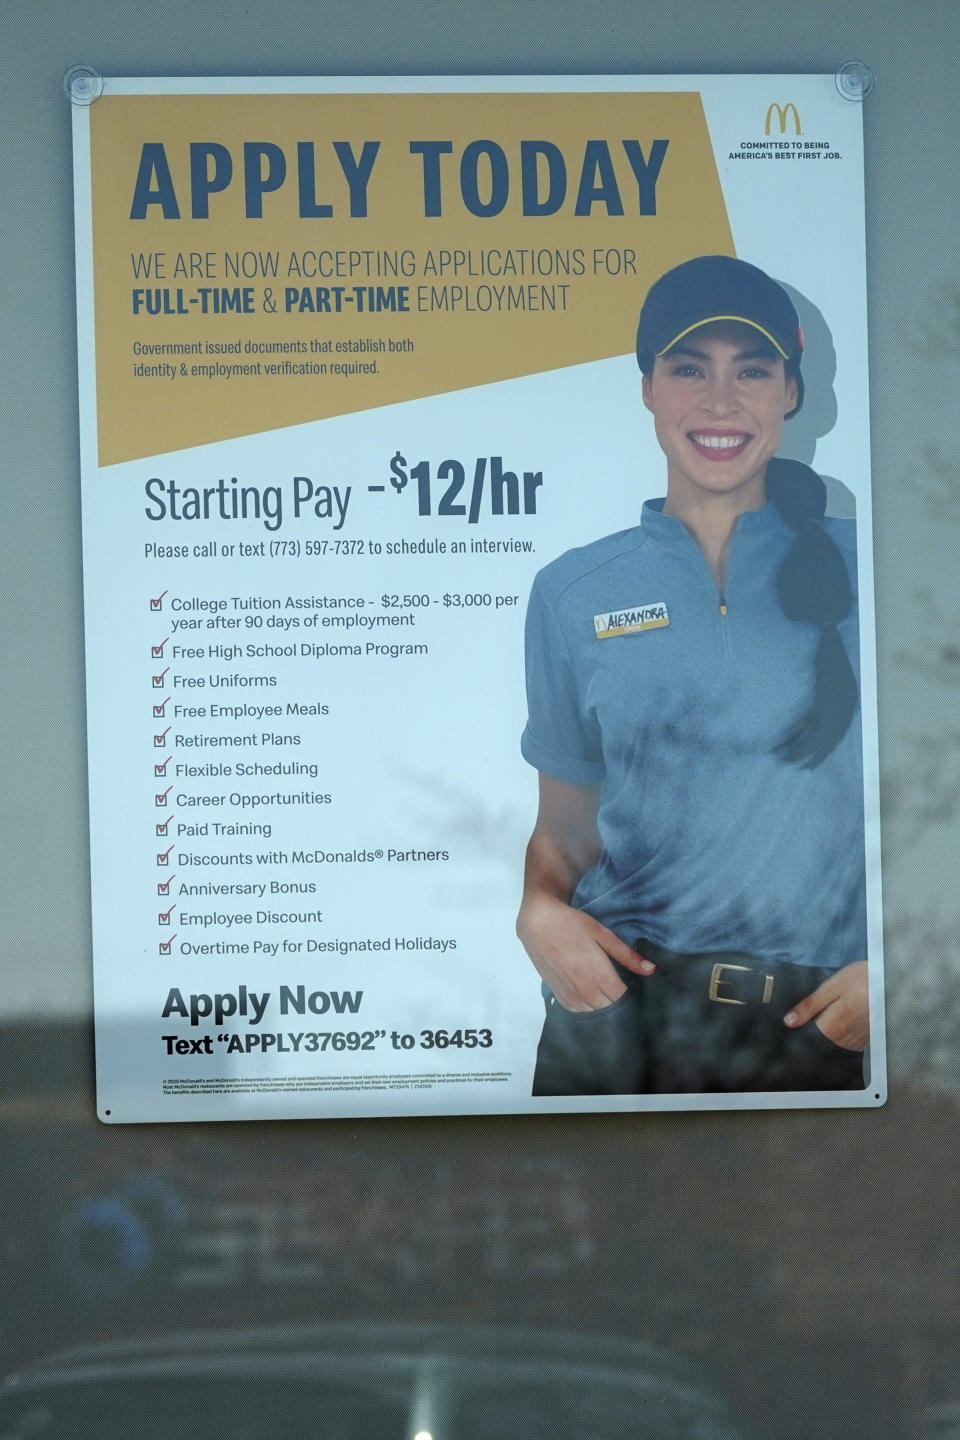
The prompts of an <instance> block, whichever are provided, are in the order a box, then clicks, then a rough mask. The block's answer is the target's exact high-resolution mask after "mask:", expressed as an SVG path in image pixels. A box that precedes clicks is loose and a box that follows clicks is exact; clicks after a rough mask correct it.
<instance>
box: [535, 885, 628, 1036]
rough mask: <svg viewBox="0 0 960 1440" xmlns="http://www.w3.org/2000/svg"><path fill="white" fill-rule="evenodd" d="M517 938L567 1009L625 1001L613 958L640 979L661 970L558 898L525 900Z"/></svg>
mask: <svg viewBox="0 0 960 1440" xmlns="http://www.w3.org/2000/svg"><path fill="white" fill-rule="evenodd" d="M517 935H518V936H519V938H520V942H521V944H522V945H523V948H524V949H525V950H526V952H527V954H528V955H529V956H530V959H531V960H532V961H533V963H534V965H535V966H536V969H537V971H538V973H539V975H540V976H541V978H542V979H543V980H545V981H546V983H547V985H548V986H549V987H550V989H551V990H552V991H553V993H554V995H555V996H556V998H557V1001H558V1002H559V1004H561V1005H562V1006H563V1007H564V1009H565V1010H574V1011H582V1010H602V1009H603V1008H604V1007H605V1006H607V1005H612V1004H613V1002H614V1001H615V1000H618V999H619V998H620V996H621V995H622V994H623V993H624V991H625V990H626V988H627V987H626V986H625V985H624V983H623V981H622V980H621V979H620V976H619V975H618V974H617V972H616V970H615V969H614V967H613V965H612V964H611V963H610V962H611V959H613V960H616V962H617V964H618V965H622V966H623V967H624V969H626V970H632V971H634V973H635V974H637V975H652V974H653V972H654V970H655V969H656V966H655V965H653V964H652V963H651V962H650V961H649V960H645V959H644V958H643V957H642V956H640V955H638V954H637V952H636V951H635V950H631V948H630V946H629V945H626V944H624V942H623V941H622V940H621V939H620V938H619V936H617V935H614V933H613V931H612V930H608V929H607V927H606V926H605V925H601V924H600V922H599V920H594V918H593V916H592V915H587V914H586V913H585V912H584V911H583V910H575V909H574V908H573V907H572V906H571V905H568V904H566V902H565V901H563V900H560V899H557V898H556V897H555V896H553V895H545V894H542V893H541V894H538V895H528V896H527V897H525V899H524V901H523V904H522V905H521V907H520V914H519V915H518V916H517Z"/></svg>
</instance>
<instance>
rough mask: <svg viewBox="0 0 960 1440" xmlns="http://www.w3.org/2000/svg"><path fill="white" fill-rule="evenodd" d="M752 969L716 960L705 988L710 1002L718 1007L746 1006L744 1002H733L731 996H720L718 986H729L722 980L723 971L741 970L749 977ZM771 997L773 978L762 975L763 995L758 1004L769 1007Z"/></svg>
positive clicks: (751, 967)
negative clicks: (715, 1003) (713, 1001)
mask: <svg viewBox="0 0 960 1440" xmlns="http://www.w3.org/2000/svg"><path fill="white" fill-rule="evenodd" d="M753 968H754V967H753V966H752V965H731V964H730V963H729V962H727V961H723V960H718V961H717V963H716V965H714V967H713V969H712V970H711V971H710V983H709V985H708V986H707V995H708V996H709V998H710V999H711V1000H715V1001H716V1002H717V1004H718V1005H746V1003H747V1002H746V1000H735V999H734V998H733V996H732V995H721V994H720V986H721V985H729V983H730V982H729V980H724V978H723V972H724V970H743V971H746V973H747V974H748V975H749V974H750V973H751V972H752V971H753ZM772 995H773V976H772V975H764V977H763V994H762V995H761V997H760V1004H761V1005H769V1004H770V998H771V996H772Z"/></svg>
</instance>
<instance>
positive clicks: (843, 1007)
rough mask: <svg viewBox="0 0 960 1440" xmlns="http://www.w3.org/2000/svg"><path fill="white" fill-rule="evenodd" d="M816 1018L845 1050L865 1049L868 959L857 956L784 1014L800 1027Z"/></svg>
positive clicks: (793, 1026)
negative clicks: (850, 963)
mask: <svg viewBox="0 0 960 1440" xmlns="http://www.w3.org/2000/svg"><path fill="white" fill-rule="evenodd" d="M814 1018H816V1022H817V1026H818V1028H819V1029H821V1030H822V1031H823V1033H824V1035H826V1037H827V1039H828V1040H832V1041H833V1043H834V1045H842V1046H843V1048H844V1050H862V1049H863V1048H864V1046H865V1045H866V1044H867V1042H868V1040H869V1039H870V1004H869V992H868V989H867V962H866V960H855V961H854V962H853V964H852V965H844V966H843V968H842V969H840V970H838V971H837V972H836V973H835V974H833V975H831V976H830V977H829V979H827V980H824V982H823V984H822V985H818V986H817V988H816V990H814V991H813V993H812V994H811V995H807V996H806V997H805V998H804V999H803V1000H801V1001H800V1003H799V1004H798V1005H795V1006H794V1007H793V1009H792V1010H791V1011H790V1013H789V1014H788V1015H785V1016H784V1018H783V1023H784V1025H789V1027H790V1028H791V1029H792V1030H796V1029H798V1028H799V1026H801V1025H805V1024H806V1023H807V1021H808V1020H813V1019H814Z"/></svg>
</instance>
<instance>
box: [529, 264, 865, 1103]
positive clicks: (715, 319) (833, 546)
mask: <svg viewBox="0 0 960 1440" xmlns="http://www.w3.org/2000/svg"><path fill="white" fill-rule="evenodd" d="M802 349H803V340H802V334H801V332H800V326H799V321H798V317H797V313H796V310H795V309H794V306H793V304H792V302H791V301H790V299H789V297H788V296H787V294H786V292H785V291H784V290H783V289H782V288H781V287H780V286H779V285H777V284H776V282H775V281H773V280H772V279H771V278H770V277H769V276H767V275H766V274H764V273H763V271H761V270H758V269H757V268H756V267H754V266H752V265H747V264H745V263H744V262H743V261H740V260H735V259H730V258H728V257H726V256H701V257H699V258H698V259H695V260H691V261H688V262H686V263H685V264H683V265H679V266H677V267H676V268H675V269H673V270H671V271H669V272H668V273H667V274H666V275H664V276H662V277H661V278H660V280H658V281H657V282H656V284H655V285H654V286H653V287H652V288H651V290H650V292H649V294H648V296H647V298H646V301H645V302H644V305H643V309H642V311H641V315H640V323H639V329H638V334H637V358H638V361H639V364H640V369H641V371H642V376H643V380H642V391H643V403H644V405H645V406H646V408H647V409H648V410H649V411H650V412H651V414H652V416H653V422H654V427H655V431H656V436H657V440H658V442H659V444H660V447H661V449H662V450H663V453H664V455H665V457H666V464H667V483H666V497H665V499H662V500H652V501H648V502H647V503H646V504H645V505H644V506H643V511H642V517H641V523H640V525H639V526H637V527H635V528H633V529H630V530H626V531H622V532H620V533H619V534H616V535H611V536H608V537H606V538H605V539H602V540H599V541H596V542H595V543H593V544H590V545H586V546H584V547H582V548H579V549H575V550H571V551H568V552H567V553H566V554H565V555H562V556H560V558H559V559H558V560H556V561H554V562H553V563H552V564H551V565H548V566H547V567H546V568H545V569H544V570H542V571H541V572H540V573H539V574H538V576H537V577H536V580H535V582H534V586H533V590H532V593H531V598H530V604H529V609H528V615H527V642H526V643H527V691H528V703H529V721H528V724H527V727H526V730H525V732H524V736H523V741H522V749H523V753H524V756H525V757H526V759H527V760H528V761H529V762H530V763H531V764H532V765H533V766H535V767H536V769H537V770H538V771H539V776H540V804H539V811H538V816H537V822H536V827H535V829H534V832H533V835H532V837H531V840H530V844H529V847H528V852H527V865H526V879H525V887H524V898H523V904H522V907H521V910H520V915H519V918H518V924H517V931H518V934H519V936H520V939H521V941H522V942H523V944H524V946H525V948H526V950H527V952H528V954H529V956H530V958H531V960H532V961H533V963H534V965H535V966H536V968H537V970H538V971H539V973H540V976H541V978H542V980H543V989H544V995H545V1000H546V1005H547V1015H546V1021H545V1025H544V1030H543V1035H542V1038H541V1041H540V1046H539V1049H538V1055H537V1067H536V1074H535V1078H534V1092H533V1093H534V1094H535V1095H588V1094H643V1093H691V1092H694V1093H696V1092H708V1091H714V1092H715V1091H728V1092H737V1091H775V1090H786V1089H789V1090H837V1089H853V1088H859V1087H862V1086H863V1084H864V1079H863V1065H862V1052H863V1048H864V1046H865V1044H866V1042H867V1036H868V1031H867V1025H868V1020H867V1013H868V1012H867V980H866V938H865V930H866V917H865V881H864V829H863V785H862V774H861V769H862V754H861V742H860V727H859V717H858V713H857V712H858V699H859V697H858V684H857V679H856V674H857V613H856V601H855V586H856V553H855V537H854V525H853V522H852V521H843V520H836V519H831V518H827V517H826V516H825V496H826V492H825V487H824V485H823V482H822V480H821V479H820V478H819V477H818V476H817V475H815V474H814V472H813V471H812V470H810V469H809V468H808V467H807V466H805V465H801V464H798V463H797V462H793V461H786V460H780V459H777V458H776V451H777V448H778V446H779V444H780V439H781V434H782V429H783V423H784V420H785V419H786V418H789V416H791V415H793V414H795V413H796V412H797V410H798V409H799V408H800V405H801V404H802V401H803V380H802V376H801V371H800V363H801V357H802Z"/></svg>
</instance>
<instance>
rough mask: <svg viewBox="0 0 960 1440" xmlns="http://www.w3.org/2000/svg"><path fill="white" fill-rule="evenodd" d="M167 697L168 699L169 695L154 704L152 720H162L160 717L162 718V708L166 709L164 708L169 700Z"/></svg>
mask: <svg viewBox="0 0 960 1440" xmlns="http://www.w3.org/2000/svg"><path fill="white" fill-rule="evenodd" d="M169 699H170V696H169V695H168V696H167V699H166V700H164V701H163V702H162V703H161V704H160V705H154V707H153V718H154V720H162V719H163V712H164V710H166V708H167V701H169Z"/></svg>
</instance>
